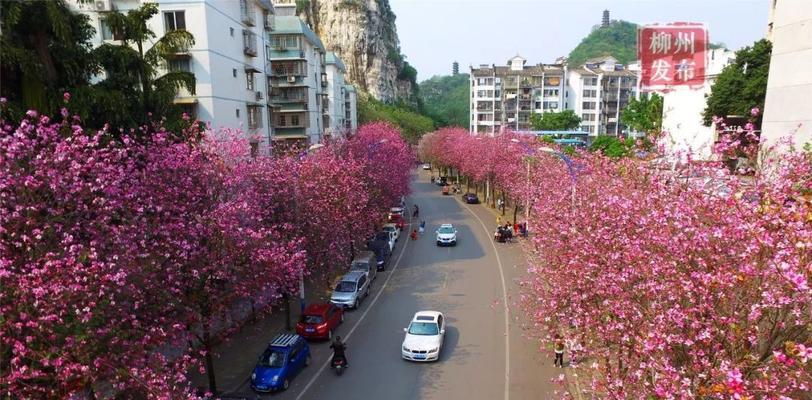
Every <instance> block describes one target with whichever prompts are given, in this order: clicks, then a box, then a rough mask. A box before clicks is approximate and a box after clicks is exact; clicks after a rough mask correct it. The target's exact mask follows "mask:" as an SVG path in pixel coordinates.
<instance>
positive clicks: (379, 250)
mask: <svg viewBox="0 0 812 400" xmlns="http://www.w3.org/2000/svg"><path fill="white" fill-rule="evenodd" d="M367 249H368V250H370V251H372V252H374V253H375V259H376V261H377V264H378V271H383V270H385V269H386V262H387V261H389V256H391V255H392V253H391V252H390V251H389V239H388V238H387V239H384V238H383V237H381V238H378V237H375V238H373V239H372V240H370V241H368V242H367Z"/></svg>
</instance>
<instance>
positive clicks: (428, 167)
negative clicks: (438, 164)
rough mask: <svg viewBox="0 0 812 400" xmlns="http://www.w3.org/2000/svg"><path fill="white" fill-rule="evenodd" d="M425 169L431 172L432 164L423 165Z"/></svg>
mask: <svg viewBox="0 0 812 400" xmlns="http://www.w3.org/2000/svg"><path fill="white" fill-rule="evenodd" d="M423 169H424V170H426V171H428V170H430V169H431V164H429V163H425V164H423Z"/></svg>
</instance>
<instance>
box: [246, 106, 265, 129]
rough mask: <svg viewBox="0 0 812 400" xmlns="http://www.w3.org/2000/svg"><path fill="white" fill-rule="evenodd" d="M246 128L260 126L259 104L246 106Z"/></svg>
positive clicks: (260, 109)
mask: <svg viewBox="0 0 812 400" xmlns="http://www.w3.org/2000/svg"><path fill="white" fill-rule="evenodd" d="M248 128H249V129H258V128H262V107H261V106H253V105H249V106H248Z"/></svg>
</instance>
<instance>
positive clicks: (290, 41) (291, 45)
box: [271, 35, 299, 50]
mask: <svg viewBox="0 0 812 400" xmlns="http://www.w3.org/2000/svg"><path fill="white" fill-rule="evenodd" d="M271 46H273V47H274V48H276V49H279V50H284V49H298V48H299V38H298V37H297V36H296V35H274V36H273V37H271Z"/></svg>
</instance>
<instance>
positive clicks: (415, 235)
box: [409, 229, 417, 240]
mask: <svg viewBox="0 0 812 400" xmlns="http://www.w3.org/2000/svg"><path fill="white" fill-rule="evenodd" d="M409 236H410V237H411V238H412V240H417V229H412V234H411V235H409Z"/></svg>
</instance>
